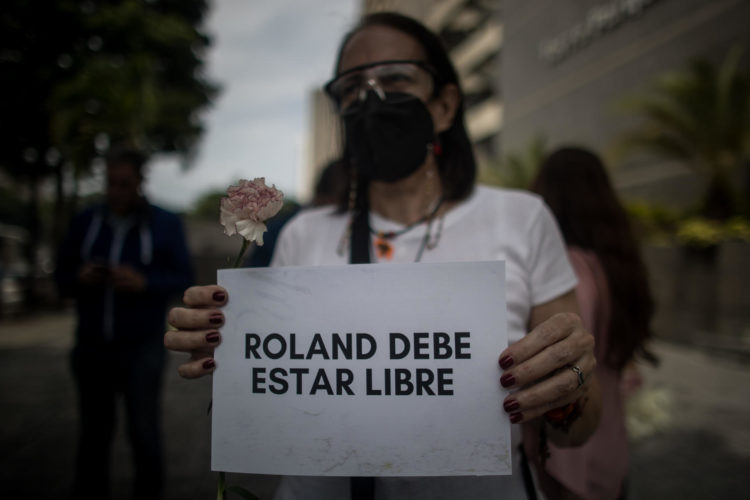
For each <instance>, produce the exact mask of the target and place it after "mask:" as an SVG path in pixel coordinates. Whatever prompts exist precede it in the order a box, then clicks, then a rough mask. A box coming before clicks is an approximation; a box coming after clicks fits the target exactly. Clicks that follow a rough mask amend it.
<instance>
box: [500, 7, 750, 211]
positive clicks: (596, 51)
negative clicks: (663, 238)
mask: <svg viewBox="0 0 750 500" xmlns="http://www.w3.org/2000/svg"><path fill="white" fill-rule="evenodd" d="M623 6H630V8H631V9H634V10H636V11H638V12H639V13H638V14H634V15H630V14H619V17H616V19H617V20H618V21H617V22H616V23H614V25H612V26H607V25H606V23H604V22H603V21H601V18H602V17H604V18H606V15H607V14H608V11H607V9H612V8H619V9H623V8H625V7H623ZM609 14H610V15H611V12H609ZM596 16H599V19H600V22H599V23H598V24H597V23H594V25H595V26H597V27H598V28H599V29H590V28H586V26H587V24H586V23H587V22H588V23H591V22H592V21H587V20H588V19H591V18H592V17H596ZM502 17H503V23H504V45H503V51H502V61H501V64H502V70H501V73H502V76H501V89H502V94H503V101H504V106H505V108H504V109H505V112H504V126H503V133H502V147H503V151H504V152H505V153H508V152H512V151H514V150H519V149H523V148H524V147H525V146H526V145H527V144H528V143H529V141H530V140H531V139H532V138H533V137H534V136H535V135H537V134H543V135H544V136H546V137H547V138H548V139H549V142H550V146H553V147H554V146H556V145H559V144H562V143H577V144H583V145H587V146H589V147H593V148H595V149H596V150H598V151H600V152H602V153H604V154H605V156H609V158H608V159H609V160H610V161H609V163H610V165H611V166H615V165H613V163H614V158H612V157H611V155H610V154H609V153H610V152H611V147H612V145H613V142H614V140H615V138H616V137H617V136H618V134H620V133H621V132H622V131H623V130H625V129H627V128H629V127H631V126H633V125H634V123H635V120H634V118H633V117H631V116H628V115H625V114H623V113H622V112H621V111H618V110H617V109H616V108H617V106H616V103H617V102H621V101H622V98H623V97H624V96H626V95H632V94H633V93H635V92H638V91H641V90H643V89H646V88H647V87H648V86H649V84H650V82H652V81H653V79H654V78H655V77H656V76H657V75H660V74H663V73H664V72H665V71H670V70H676V69H679V68H682V67H684V64H685V63H686V62H687V61H688V60H689V59H691V58H694V57H697V56H705V57H708V58H710V59H712V60H716V61H719V60H721V59H722V58H723V56H724V55H725V54H726V52H727V51H728V49H729V48H730V47H731V46H733V45H734V44H740V45H744V46H745V47H750V29H748V19H750V2H748V1H746V0H627V1H623V0H556V1H554V2H550V1H547V0H505V2H504V4H503V10H502ZM576 30H578V31H576ZM581 30H583V31H581ZM576 33H577V35H576ZM582 34H583V35H585V36H584V38H585V39H586V40H587V41H586V42H584V43H580V44H577V45H576V44H573V45H574V47H573V48H571V49H570V50H568V51H564V50H563V51H562V52H563V53H564V54H566V56H565V57H563V58H562V59H559V60H556V61H555V60H552V59H550V57H549V53H550V52H551V51H550V50H549V47H550V46H553V45H554V43H555V42H557V46H558V48H560V47H564V45H565V44H564V42H565V40H568V41H570V40H575V37H576V36H578V37H579V38H580V37H581V35H582ZM551 44H552V45H551ZM540 47H546V48H547V51H546V55H545V51H544V50H541V51H540ZM748 60H750V55H748V54H747V53H746V54H745V57H744V61H745V64H746V65H747V63H748ZM619 167H620V168H619V169H616V171H615V175H614V181H615V182H616V184H618V187H620V190H621V192H624V194H628V195H633V196H638V197H642V198H647V199H652V198H666V199H667V201H670V202H673V204H678V205H679V204H680V203H684V202H686V201H688V200H689V201H693V200H695V199H696V196H697V194H698V192H699V186H698V185H697V183H696V182H695V179H692V178H691V177H692V175H689V174H686V173H685V172H686V171H685V169H684V168H683V167H681V166H680V165H661V164H658V165H657V170H658V171H657V170H655V168H654V163H653V160H651V161H649V160H648V159H643V158H642V159H640V160H631V161H629V162H628V163H623V164H621V165H619Z"/></svg>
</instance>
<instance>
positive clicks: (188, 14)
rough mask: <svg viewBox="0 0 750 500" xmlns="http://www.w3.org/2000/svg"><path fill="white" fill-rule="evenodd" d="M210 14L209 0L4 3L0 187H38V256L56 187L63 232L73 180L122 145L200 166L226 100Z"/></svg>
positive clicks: (33, 227)
mask: <svg viewBox="0 0 750 500" xmlns="http://www.w3.org/2000/svg"><path fill="white" fill-rule="evenodd" d="M206 11H207V2H206V0H83V1H81V0H46V1H34V0H4V1H3V7H2V9H0V92H2V96H3V97H2V99H0V116H2V120H0V137H2V141H3V147H2V148H0V177H4V178H6V179H10V180H11V182H15V183H23V184H26V185H27V186H28V188H27V189H26V190H25V191H26V192H28V193H29V200H28V203H27V204H28V212H29V216H28V217H27V218H26V219H27V220H28V229H29V233H30V235H31V246H32V247H34V246H35V244H36V242H37V240H38V238H39V228H40V227H41V226H40V223H39V220H38V219H39V211H38V206H39V203H40V202H39V196H38V193H39V183H40V182H41V181H42V180H43V179H45V178H46V177H49V176H51V175H55V176H57V186H58V188H57V196H58V202H57V210H55V212H54V213H55V215H56V216H57V217H58V220H57V221H56V222H55V223H54V224H52V227H56V228H59V227H61V226H63V224H62V222H63V221H64V218H65V214H66V210H65V203H64V200H63V189H62V186H63V182H62V180H63V173H64V171H65V170H67V171H68V172H72V173H74V178H77V177H78V176H80V175H85V174H86V173H87V172H89V170H90V167H91V165H92V161H93V160H94V159H95V158H96V157H97V156H100V155H102V154H103V153H105V152H106V149H107V148H108V146H109V145H110V144H115V143H129V144H130V145H132V146H136V147H140V148H142V149H143V150H145V151H147V152H149V153H175V154H178V155H179V156H180V157H181V158H182V159H183V160H184V163H185V164H188V163H189V160H190V158H191V156H192V154H193V153H194V150H195V147H196V145H197V143H198V140H199V138H200V136H201V134H202V132H203V123H202V113H203V112H204V111H205V110H206V109H207V108H208V106H209V105H210V102H211V99H212V97H213V96H214V95H215V93H216V91H217V88H216V86H215V85H214V84H212V83H211V82H209V81H208V80H207V78H206V77H205V76H204V74H203V73H204V70H203V57H204V55H205V51H206V50H207V48H208V47H209V45H210V40H209V38H208V37H207V36H206V35H205V33H204V32H203V27H202V23H203V18H204V15H205V13H206ZM2 174H4V175H2ZM31 253H33V248H32V252H31Z"/></svg>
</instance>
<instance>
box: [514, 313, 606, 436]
mask: <svg viewBox="0 0 750 500" xmlns="http://www.w3.org/2000/svg"><path fill="white" fill-rule="evenodd" d="M499 363H500V366H501V367H502V368H503V369H504V373H503V375H502V377H501V378H500V383H501V385H502V386H503V387H505V388H507V389H510V390H514V389H515V391H514V392H512V393H511V394H510V395H508V396H507V397H506V398H505V401H503V408H504V409H505V411H506V412H508V413H509V414H510V421H511V422H512V423H514V424H515V423H521V422H527V421H529V420H531V419H533V418H536V417H539V416H540V415H543V414H544V413H546V412H548V411H550V410H552V409H554V408H560V407H563V406H565V405H567V404H569V403H572V402H575V401H579V402H580V404H581V405H585V399H586V394H587V392H588V390H589V387H590V386H591V385H592V382H591V381H592V379H595V377H594V368H595V367H596V359H595V358H594V337H593V336H592V335H591V334H590V333H589V332H587V331H586V330H585V329H584V328H583V325H582V323H581V319H580V318H579V317H578V315H577V314H574V313H569V312H563V313H557V314H554V315H552V316H551V317H549V318H548V319H546V320H545V321H543V322H541V323H540V324H539V325H537V326H536V327H535V328H533V329H532V330H531V332H530V333H529V334H528V335H526V336H525V337H524V338H523V339H521V340H519V341H518V342H516V343H514V344H513V345H511V346H509V347H508V348H507V349H506V350H505V351H503V352H502V354H501V355H500V359H499ZM574 367H577V369H578V370H580V373H581V374H582V376H580V377H579V373H578V372H577V371H576V368H574ZM581 382H583V383H581ZM594 385H596V386H597V390H598V384H594ZM597 399H598V394H597ZM597 418H598V415H597Z"/></svg>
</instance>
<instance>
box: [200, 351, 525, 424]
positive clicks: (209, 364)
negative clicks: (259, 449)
mask: <svg viewBox="0 0 750 500" xmlns="http://www.w3.org/2000/svg"><path fill="white" fill-rule="evenodd" d="M214 366H216V363H215V362H214V360H213V359H207V360H206V361H204V362H203V369H204V370H210V369H212V368H213V367H214ZM511 417H512V415H511ZM511 420H512V418H511Z"/></svg>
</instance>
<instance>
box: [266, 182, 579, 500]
mask: <svg viewBox="0 0 750 500" xmlns="http://www.w3.org/2000/svg"><path fill="white" fill-rule="evenodd" d="M348 220H349V216H348V214H337V213H335V210H334V209H333V208H332V207H322V208H315V209H310V210H305V211H303V212H301V213H299V214H298V215H297V216H296V217H294V219H292V220H291V221H290V222H289V223H288V224H287V225H286V226H285V227H284V228H283V229H282V232H281V234H280V236H279V240H278V243H277V245H276V249H275V251H274V257H273V260H272V262H271V265H272V266H293V265H294V266H315V265H335V264H347V263H348V262H349V242H348V241H344V247H343V248H344V252H343V255H340V254H339V252H338V249H339V245H340V243H341V240H342V237H343V236H344V234H345V232H346V227H347V224H348ZM441 225H442V228H441V227H440V226H441ZM370 227H372V228H373V230H375V231H382V232H389V231H394V232H396V231H399V230H401V229H403V228H404V226H403V225H401V224H398V223H395V222H392V221H389V220H387V219H384V218H382V217H380V216H378V215H377V214H373V213H371V214H370ZM426 230H427V226H426V224H420V225H418V226H416V227H414V228H412V229H410V230H409V231H407V232H405V233H403V234H401V235H399V236H398V237H396V238H395V239H393V240H392V242H391V243H392V248H393V253H392V256H391V258H390V259H389V260H385V259H381V260H379V261H378V263H377V264H379V265H387V262H401V263H405V262H413V261H414V260H415V258H416V256H417V254H418V252H419V249H420V246H421V245H422V240H423V239H424V235H425V232H426ZM431 232H432V235H431V238H430V241H432V242H434V241H435V239H436V238H437V237H438V233H439V235H440V236H439V240H437V245H435V246H434V248H432V249H428V248H425V250H424V252H423V254H422V257H421V260H420V262H461V261H464V262H465V261H488V260H504V261H505V269H506V301H507V307H508V315H507V317H508V339H509V341H510V343H513V342H516V341H518V340H519V339H521V338H522V337H523V336H524V335H525V334H526V325H527V323H528V320H529V314H530V311H531V308H532V307H534V306H537V305H539V304H543V303H545V302H548V301H550V300H552V299H555V298H557V297H559V296H561V295H563V294H564V293H566V292H568V291H570V290H572V289H573V288H574V287H575V284H576V278H575V275H574V273H573V270H572V268H571V266H570V264H569V262H568V259H567V255H566V253H565V247H564V244H563V240H562V237H561V236H560V232H559V230H558V228H557V225H556V223H555V221H554V219H553V217H552V215H551V214H550V212H549V210H548V209H547V208H546V206H545V205H544V204H543V203H542V201H541V199H540V198H539V197H538V196H535V195H532V194H529V193H525V192H520V191H511V190H504V189H497V188H490V187H486V186H477V187H476V189H475V190H474V192H473V193H472V195H471V197H470V198H469V199H467V200H466V201H464V202H462V203H461V204H459V205H457V206H455V207H454V208H453V209H451V210H450V211H449V212H448V213H446V214H445V216H444V218H443V220H442V221H440V220H435V221H434V222H433V224H432V228H431ZM370 255H371V256H373V259H375V255H376V254H375V251H374V249H373V248H371V252H370ZM499 355H500V353H498V356H499ZM498 383H499V382H498ZM498 418H504V416H503V415H498ZM511 429H512V434H511V442H512V446H513V450H514V453H513V471H514V472H513V475H512V476H481V477H473V476H469V477H429V478H413V477H404V478H376V483H375V498H377V499H397V498H408V499H422V498H424V499H441V498H445V499H455V498H460V499H489V498H498V499H503V500H505V499H522V498H526V493H525V490H524V486H523V479H522V477H521V467H520V456H519V453H517V452H516V449H517V446H518V444H519V443H520V428H519V427H518V426H517V425H513V426H511ZM349 495H350V493H349V478H339V477H327V478H319V477H285V478H284V479H283V480H282V482H281V485H280V487H279V489H278V491H277V494H276V499H277V500H288V499H289V500H291V499H295V500H298V499H325V500H338V499H341V500H349V498H350V497H349Z"/></svg>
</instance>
